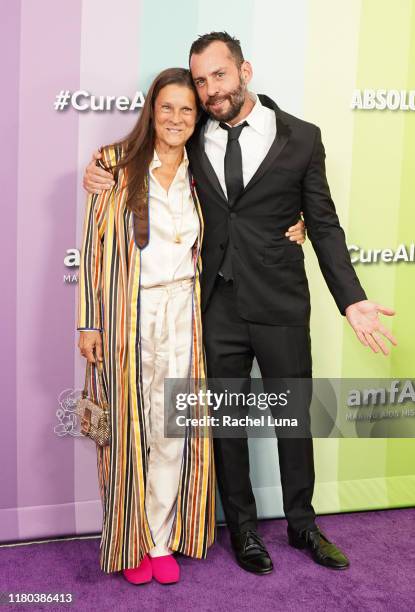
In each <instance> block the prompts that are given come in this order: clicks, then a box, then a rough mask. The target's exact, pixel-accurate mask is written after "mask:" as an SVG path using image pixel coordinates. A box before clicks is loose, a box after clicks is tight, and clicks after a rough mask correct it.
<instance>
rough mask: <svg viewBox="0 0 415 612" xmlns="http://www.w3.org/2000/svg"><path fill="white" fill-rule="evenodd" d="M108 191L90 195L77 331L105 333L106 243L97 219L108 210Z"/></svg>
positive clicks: (79, 287)
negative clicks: (102, 212)
mask: <svg viewBox="0 0 415 612" xmlns="http://www.w3.org/2000/svg"><path fill="white" fill-rule="evenodd" d="M108 191H110V190H106V191H103V192H102V193H101V194H98V195H97V194H89V196H88V199H87V203H86V210H85V218H84V227H83V241H82V248H81V259H80V266H79V275H78V318H77V329H78V330H82V329H96V330H99V331H102V315H101V277H102V252H103V243H102V240H101V236H100V231H99V224H98V219H97V214H98V211H100V210H102V209H103V207H105V205H106V202H107V200H108V198H109V194H108Z"/></svg>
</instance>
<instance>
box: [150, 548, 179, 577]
mask: <svg viewBox="0 0 415 612" xmlns="http://www.w3.org/2000/svg"><path fill="white" fill-rule="evenodd" d="M150 561H151V566H152V568H153V577H154V578H155V579H156V580H157V582H160V584H172V583H173V582H179V580H180V567H179V564H178V563H177V561H176V559H175V558H174V557H173V555H163V556H162V557H150Z"/></svg>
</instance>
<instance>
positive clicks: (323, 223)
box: [302, 127, 367, 315]
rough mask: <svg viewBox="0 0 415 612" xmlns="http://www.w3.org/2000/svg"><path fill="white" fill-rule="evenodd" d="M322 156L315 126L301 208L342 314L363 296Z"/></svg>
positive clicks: (320, 262) (325, 276)
mask: <svg viewBox="0 0 415 612" xmlns="http://www.w3.org/2000/svg"><path fill="white" fill-rule="evenodd" d="M325 157H326V154H325V151H324V146H323V143H322V141H321V132H320V129H319V128H318V127H316V133H315V139H314V146H313V151H312V155H311V158H310V162H309V164H308V167H307V170H306V173H305V175H304V178H303V183H302V210H303V214H304V220H305V224H306V227H307V232H308V235H309V237H310V241H311V244H312V245H313V248H314V251H315V252H316V255H317V259H318V263H319V266H320V269H321V272H322V274H323V276H324V279H325V281H326V283H327V286H328V288H329V290H330V292H331V294H332V296H333V298H334V300H335V302H336V304H337V307H338V309H339V310H340V312H341V314H342V315H344V314H345V309H346V308H347V306H349V305H350V304H354V303H355V302H359V301H361V300H365V299H367V298H366V293H365V292H364V290H363V288H362V286H361V284H360V282H359V279H358V277H357V275H356V273H355V271H354V268H353V265H352V263H351V260H350V255H349V251H348V249H347V245H346V238H345V234H344V231H343V229H342V227H341V226H340V223H339V218H338V216H337V213H336V209H335V206H334V203H333V200H332V198H331V195H330V189H329V186H328V183H327V177H326V167H325Z"/></svg>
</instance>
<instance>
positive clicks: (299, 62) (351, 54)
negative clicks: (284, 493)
mask: <svg viewBox="0 0 415 612" xmlns="http://www.w3.org/2000/svg"><path fill="white" fill-rule="evenodd" d="M0 8H1V13H2V29H3V33H2V36H1V37H0V44H1V46H2V56H3V57H4V58H7V59H8V61H5V62H4V63H3V74H2V81H3V96H2V100H3V106H2V112H1V114H0V121H1V128H2V129H1V133H2V136H3V148H2V151H1V157H2V160H1V171H2V178H3V180H2V183H3V199H2V208H3V211H5V213H4V218H3V232H2V241H1V249H2V261H3V262H4V264H5V266H4V271H3V289H2V292H1V300H2V317H1V328H2V329H1V338H2V342H1V352H2V359H1V362H2V372H1V374H2V385H1V388H2V400H1V401H2V427H1V442H0V465H1V472H0V479H1V481H0V540H2V541H12V540H25V539H31V538H36V537H45V536H54V535H63V534H81V533H92V532H97V531H99V529H100V526H101V507H100V501H99V493H98V486H97V474H96V462H95V450H94V448H93V445H92V444H91V443H90V442H89V441H88V440H86V439H84V438H74V437H72V436H70V435H66V436H64V437H58V436H57V435H56V434H55V433H54V431H53V428H54V426H55V425H56V424H57V423H58V421H57V418H56V414H55V413H56V410H57V408H58V397H59V395H60V394H61V392H62V391H64V390H65V389H74V388H75V389H79V388H80V387H81V386H82V383H83V374H84V361H83V359H82V358H81V357H80V356H79V355H78V349H77V346H76V345H77V341H78V338H77V332H75V312H76V287H75V285H70V284H65V283H63V274H64V273H68V269H67V268H65V266H64V264H63V260H64V257H65V254H66V249H70V248H76V247H78V248H79V247H80V240H81V230H82V224H83V212H84V205H85V193H84V192H83V190H82V187H81V178H82V174H83V170H84V167H85V165H86V164H87V162H88V160H89V158H90V155H91V152H92V150H93V149H95V148H96V147H97V146H98V145H101V144H105V143H107V142H110V141H112V140H114V139H115V138H118V137H119V136H121V135H123V134H124V133H126V132H127V131H128V130H129V128H130V127H131V126H132V124H133V123H134V121H135V118H136V117H135V114H134V113H128V112H125V113H121V112H105V113H98V112H95V113H94V112H76V111H74V110H73V109H68V110H66V111H64V112H57V111H55V110H54V108H53V101H54V98H55V95H56V94H57V93H58V91H60V90H61V89H69V90H71V91H74V90H77V89H81V88H84V89H86V90H88V91H90V92H91V93H95V94H103V95H111V94H112V95H122V94H124V95H129V96H132V95H133V93H134V92H135V91H136V90H146V88H147V86H148V85H149V83H150V82H151V79H152V78H153V76H154V75H155V74H156V73H157V72H158V71H159V70H160V69H162V68H165V67H167V66H173V65H181V66H186V65H187V54H188V48H189V45H190V43H191V42H192V40H193V39H194V38H195V37H196V35H197V34H201V33H204V32H207V31H210V30H227V31H229V32H230V33H232V34H234V35H237V36H238V37H239V38H240V39H241V41H242V43H243V49H244V52H245V56H246V58H247V59H250V60H251V61H252V63H253V66H254V74H255V76H254V81H253V83H252V89H253V90H254V91H258V92H263V93H267V94H268V95H270V96H271V97H273V98H274V99H275V100H276V101H277V103H278V104H279V106H281V107H282V108H283V109H285V110H287V111H288V112H291V113H293V114H295V115H298V116H300V117H303V118H304V119H307V120H309V121H312V122H315V123H317V124H318V125H319V126H320V127H321V129H322V134H323V141H324V143H325V147H326V153H327V173H328V177H329V182H330V186H331V190H332V195H333V198H334V201H335V203H336V207H337V210H338V213H339V216H340V219H341V222H342V225H343V227H344V229H345V231H346V234H347V237H348V243H349V244H352V243H353V244H359V245H360V246H362V247H364V248H387V247H389V248H394V247H396V246H397V245H398V244H400V243H403V242H404V243H407V244H409V243H410V242H411V241H413V239H414V232H413V227H414V220H415V215H414V212H413V194H414V191H415V190H414V187H415V184H414V183H415V167H414V166H415V161H414V160H415V150H414V149H415V144H414V143H415V113H413V112H412V113H411V112H402V111H395V112H392V111H352V110H350V99H351V94H352V91H353V89H355V88H362V89H363V88H373V89H376V88H386V89H388V88H390V89H411V88H415V48H414V45H415V42H414V41H415V3H414V2H413V1H412V0H400V1H399V2H390V1H388V0H349V1H348V2H344V0H292V1H291V2H289V3H288V2H285V1H283V0H256V1H253V0H228V1H227V2H226V3H225V2H223V0H220V1H219V0H210V1H209V2H207V1H205V0H198V1H195V0H180V2H177V3H171V2H169V1H168V0H163V1H159V2H154V1H152V0H120V1H119V2H117V3H116V4H114V2H113V1H112V0H84V1H81V0H72V1H71V2H70V3H69V2H67V3H60V2H56V1H54V0H21V1H20V2H19V1H17V0H15V1H14V2H8V1H7V0H1V2H0ZM305 249H306V251H307V253H306V255H307V268H308V273H309V278H310V284H311V291H312V342H313V358H314V373H315V375H316V376H319V377H388V376H390V377H392V376H393V377H410V376H411V375H412V374H413V370H414V368H413V357H412V355H413V352H412V342H413V338H414V331H415V324H414V316H413V303H414V289H413V264H404V263H400V264H385V263H379V264H371V265H369V264H366V265H361V264H360V265H358V266H357V268H356V269H357V272H358V274H359V277H360V279H361V281H362V282H363V284H364V286H365V288H366V290H367V293H368V295H369V296H370V297H371V298H372V299H374V300H376V301H379V302H380V303H382V304H386V305H388V306H391V307H394V308H396V311H397V315H396V317H395V319H393V320H389V321H387V323H388V324H389V326H390V327H391V328H392V329H393V332H394V333H395V335H396V336H397V337H398V340H399V347H398V348H396V349H394V351H393V353H392V355H391V356H390V357H389V358H385V357H383V356H381V355H377V356H375V355H373V354H372V353H370V352H369V351H368V350H367V349H364V348H363V347H362V346H361V345H360V344H358V342H357V341H356V339H355V337H354V334H353V332H352V331H351V330H350V329H349V328H348V327H347V324H346V323H345V321H344V319H343V318H342V317H340V316H339V314H338V311H337V309H336V307H335V304H334V302H333V300H332V298H331V296H330V294H329V292H328V290H327V288H326V286H325V285H324V282H323V279H322V276H321V274H320V272H319V269H318V266H317V263H316V258H315V256H314V253H313V250H312V248H311V246H310V244H307V245H306V247H305ZM251 447H252V475H253V480H254V483H255V493H256V497H257V501H258V505H259V509H260V514H261V516H281V515H282V503H281V490H280V482H279V476H278V469H277V454H276V442H275V441H274V440H261V441H258V440H257V441H253V442H252V444H251ZM315 458H316V473H317V485H316V493H315V498H314V502H315V506H316V509H317V510H318V511H319V512H338V511H347V510H359V509H368V508H386V507H394V506H405V505H413V504H414V502H415V475H414V474H415V443H414V441H413V440H412V439H405V440H401V439H395V440H385V439H377V440H356V439H348V440H344V439H343V440H337V439H332V440H320V439H319V440H316V443H315Z"/></svg>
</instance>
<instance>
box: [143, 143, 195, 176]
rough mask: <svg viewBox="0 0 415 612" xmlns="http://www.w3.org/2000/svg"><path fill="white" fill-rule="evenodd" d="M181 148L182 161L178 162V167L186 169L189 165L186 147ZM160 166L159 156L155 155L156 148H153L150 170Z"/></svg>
mask: <svg viewBox="0 0 415 612" xmlns="http://www.w3.org/2000/svg"><path fill="white" fill-rule="evenodd" d="M183 149H184V153H183V160H182V163H181V164H180V166H179V168H182V167H183V168H184V169H185V170H187V167H188V165H189V158H188V157H187V151H186V147H183ZM160 166H161V161H160V158H159V156H158V155H157V151H156V149H154V152H153V159H152V160H151V162H150V170H154V168H159V167H160Z"/></svg>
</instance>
